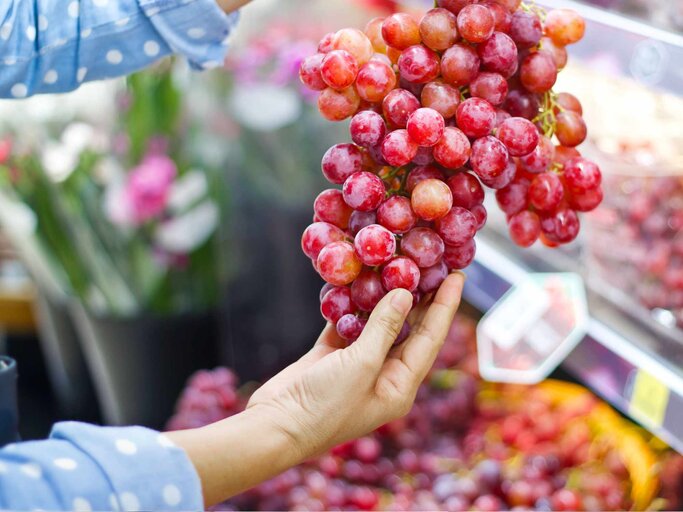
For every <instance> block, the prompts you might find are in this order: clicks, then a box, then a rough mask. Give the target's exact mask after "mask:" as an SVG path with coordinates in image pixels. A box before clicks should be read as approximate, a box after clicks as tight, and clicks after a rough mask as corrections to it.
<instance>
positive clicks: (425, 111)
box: [406, 108, 445, 146]
mask: <svg viewBox="0 0 683 512" xmlns="http://www.w3.org/2000/svg"><path fill="white" fill-rule="evenodd" d="M444 128H445V121H444V118H443V116H442V115H441V114H439V113H438V112H437V111H436V110H433V109H431V108H418V109H417V110H416V111H415V112H413V113H412V114H410V117H409V118H408V123H407V124H406V129H407V130H408V134H409V135H410V138H411V139H412V140H413V141H415V142H416V143H417V144H418V145H420V146H433V145H434V144H436V143H437V142H439V139H440V138H441V137H442V135H443V130H444Z"/></svg>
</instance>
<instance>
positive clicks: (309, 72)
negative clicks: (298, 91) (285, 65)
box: [299, 53, 327, 91]
mask: <svg viewBox="0 0 683 512" xmlns="http://www.w3.org/2000/svg"><path fill="white" fill-rule="evenodd" d="M324 58H325V55H324V54H323V53H316V54H314V55H311V56H309V57H306V58H305V59H304V60H303V61H302V62H301V67H300V68H299V78H300V79H301V82H302V83H303V84H304V85H305V86H306V87H308V88H309V89H311V90H313V91H322V90H324V89H325V88H327V84H326V83H325V81H324V80H323V76H322V74H321V72H320V67H321V66H322V62H323V59H324Z"/></svg>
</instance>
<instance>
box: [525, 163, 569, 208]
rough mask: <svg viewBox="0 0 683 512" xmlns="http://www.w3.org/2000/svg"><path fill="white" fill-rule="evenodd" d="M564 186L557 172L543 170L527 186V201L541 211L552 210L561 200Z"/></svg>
mask: <svg viewBox="0 0 683 512" xmlns="http://www.w3.org/2000/svg"><path fill="white" fill-rule="evenodd" d="M563 196H564V187H563V186H562V180H560V178H559V176H557V174H554V173H552V172H544V173H542V174H539V175H538V176H536V177H535V178H534V179H533V181H532V182H531V186H530V187H529V203H531V205H532V206H534V207H535V208H537V209H539V210H541V211H545V212H548V211H553V210H555V209H556V208H557V207H558V206H559V205H560V202H561V201H562V197H563Z"/></svg>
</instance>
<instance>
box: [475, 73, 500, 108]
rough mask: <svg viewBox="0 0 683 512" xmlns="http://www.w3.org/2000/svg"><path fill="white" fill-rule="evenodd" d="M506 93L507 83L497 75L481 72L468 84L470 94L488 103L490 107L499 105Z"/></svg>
mask: <svg viewBox="0 0 683 512" xmlns="http://www.w3.org/2000/svg"><path fill="white" fill-rule="evenodd" d="M507 93H508V83H507V81H506V80H505V78H503V77H502V75H499V74H498V73H488V72H483V73H479V75H477V78H475V79H474V80H472V82H471V83H470V94H471V95H472V96H474V97H477V98H482V99H485V100H486V101H488V102H489V103H490V104H491V105H496V106H497V105H500V104H502V103H503V101H504V100H505V97H506V96H507Z"/></svg>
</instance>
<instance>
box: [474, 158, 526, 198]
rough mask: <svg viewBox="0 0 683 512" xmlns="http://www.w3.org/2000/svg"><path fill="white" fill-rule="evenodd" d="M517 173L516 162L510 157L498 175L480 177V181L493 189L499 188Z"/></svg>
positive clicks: (508, 182)
mask: <svg viewBox="0 0 683 512" xmlns="http://www.w3.org/2000/svg"><path fill="white" fill-rule="evenodd" d="M516 175H517V162H515V160H514V159H512V158H510V159H509V160H508V163H507V166H506V167H505V169H504V170H503V172H501V173H500V174H499V175H498V176H492V177H487V178H481V177H480V179H481V182H482V183H483V184H484V185H486V186H487V187H489V188H492V189H493V190H500V189H501V188H505V187H507V186H508V185H509V184H510V183H511V182H512V180H513V179H515V176H516Z"/></svg>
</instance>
